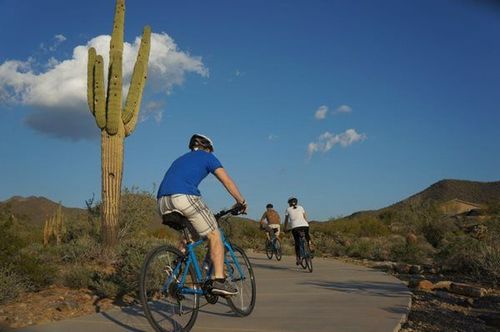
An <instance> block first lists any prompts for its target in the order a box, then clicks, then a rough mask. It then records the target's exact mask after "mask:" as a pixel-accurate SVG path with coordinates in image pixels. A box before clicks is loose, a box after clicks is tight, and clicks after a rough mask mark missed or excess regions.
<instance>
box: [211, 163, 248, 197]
mask: <svg viewBox="0 0 500 332" xmlns="http://www.w3.org/2000/svg"><path fill="white" fill-rule="evenodd" d="M214 174H215V176H216V177H217V179H218V180H219V181H220V182H221V183H222V184H223V185H224V187H225V188H226V190H227V191H228V192H229V194H231V196H233V198H234V199H235V200H236V203H240V204H243V205H245V206H246V202H245V199H244V198H243V196H242V195H241V193H240V191H239V190H238V187H237V186H236V183H234V181H233V179H231V178H230V177H229V174H227V172H226V170H225V169H224V168H223V167H219V168H217V169H216V170H215V172H214Z"/></svg>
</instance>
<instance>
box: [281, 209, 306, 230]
mask: <svg viewBox="0 0 500 332" xmlns="http://www.w3.org/2000/svg"><path fill="white" fill-rule="evenodd" d="M305 213H306V211H304V208H303V207H302V206H300V205H297V206H296V208H295V209H294V208H293V207H291V206H290V207H288V208H287V209H286V211H285V216H288V218H289V220H290V228H291V229H294V228H296V227H302V226H309V224H308V223H307V221H306V219H305V218H304V214H305Z"/></svg>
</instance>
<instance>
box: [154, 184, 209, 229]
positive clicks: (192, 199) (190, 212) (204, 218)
mask: <svg viewBox="0 0 500 332" xmlns="http://www.w3.org/2000/svg"><path fill="white" fill-rule="evenodd" d="M158 209H159V211H160V214H161V215H164V214H166V213H169V212H172V211H174V210H175V211H178V212H180V213H182V214H183V215H184V217H186V218H187V219H188V220H189V222H190V223H191V225H192V226H193V228H194V229H195V230H196V232H197V233H198V235H199V236H201V237H205V236H207V235H208V234H209V233H210V232H212V231H214V230H216V229H217V221H216V220H215V217H214V214H213V213H212V211H210V209H209V208H208V206H207V205H206V204H205V202H203V200H202V199H201V197H200V196H195V195H183V194H176V195H171V196H162V197H160V198H158Z"/></svg>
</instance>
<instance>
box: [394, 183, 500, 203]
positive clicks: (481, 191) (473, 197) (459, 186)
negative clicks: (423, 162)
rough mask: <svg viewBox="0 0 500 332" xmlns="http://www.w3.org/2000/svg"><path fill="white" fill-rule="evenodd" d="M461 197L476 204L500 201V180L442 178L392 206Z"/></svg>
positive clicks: (436, 201) (440, 201) (443, 200)
mask: <svg viewBox="0 0 500 332" xmlns="http://www.w3.org/2000/svg"><path fill="white" fill-rule="evenodd" d="M453 199H459V200H462V201H467V202H471V203H476V204H486V205H487V204H490V203H493V202H499V201H500V181H496V182H477V181H466V180H441V181H438V182H436V183H434V184H433V185H431V186H430V187H429V188H427V189H425V190H423V191H421V192H419V193H417V194H415V195H413V196H410V197H409V198H407V199H405V200H403V201H401V202H398V203H396V204H394V205H392V206H391V207H397V206H400V205H407V204H416V205H419V204H424V203H426V202H430V201H432V202H435V203H444V202H447V201H450V200H453Z"/></svg>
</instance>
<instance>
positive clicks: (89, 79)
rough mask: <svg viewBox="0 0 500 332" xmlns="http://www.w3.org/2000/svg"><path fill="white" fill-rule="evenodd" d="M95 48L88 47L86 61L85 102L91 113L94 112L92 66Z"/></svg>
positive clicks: (93, 65)
mask: <svg viewBox="0 0 500 332" xmlns="http://www.w3.org/2000/svg"><path fill="white" fill-rule="evenodd" d="M95 56H96V52H95V48H93V47H91V48H89V56H88V61H87V103H88V104H89V109H90V112H91V113H92V114H94V112H95V110H94V79H95V78H94V67H95Z"/></svg>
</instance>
